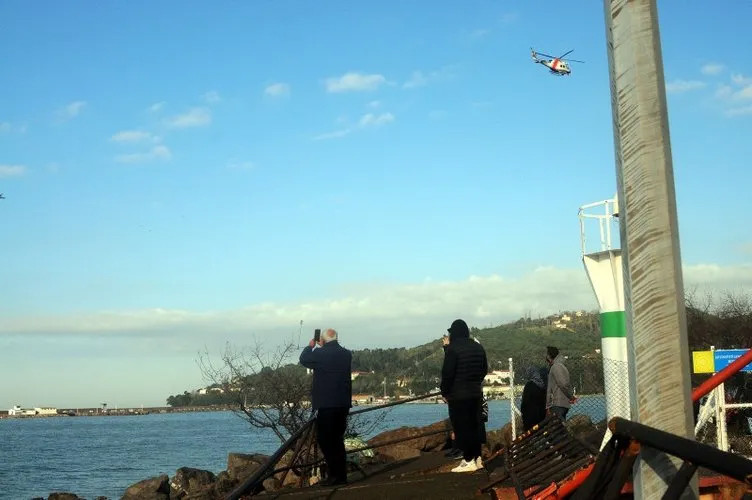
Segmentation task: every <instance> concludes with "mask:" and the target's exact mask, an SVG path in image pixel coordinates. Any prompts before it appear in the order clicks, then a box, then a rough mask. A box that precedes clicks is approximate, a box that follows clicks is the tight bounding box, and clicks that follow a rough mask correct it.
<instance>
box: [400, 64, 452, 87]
mask: <svg viewBox="0 0 752 500" xmlns="http://www.w3.org/2000/svg"><path fill="white" fill-rule="evenodd" d="M454 69H455V67H453V66H444V67H443V68H441V69H437V70H434V71H430V72H428V73H424V72H422V71H419V70H416V71H413V73H412V74H411V75H410V78H409V79H408V80H407V81H406V82H405V83H403V84H402V88H405V89H414V88H418V87H424V86H426V85H428V84H429V83H433V82H435V81H438V80H441V79H444V78H448V77H451V76H452V75H453V73H454Z"/></svg>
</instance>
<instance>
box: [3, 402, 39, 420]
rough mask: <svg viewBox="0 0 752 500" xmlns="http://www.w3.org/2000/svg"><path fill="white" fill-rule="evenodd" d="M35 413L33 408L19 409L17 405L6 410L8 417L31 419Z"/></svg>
mask: <svg viewBox="0 0 752 500" xmlns="http://www.w3.org/2000/svg"><path fill="white" fill-rule="evenodd" d="M36 414H37V412H36V410H34V408H21V407H20V406H19V405H15V406H14V407H13V408H11V409H10V410H8V416H9V417H33V416H34V415H36Z"/></svg>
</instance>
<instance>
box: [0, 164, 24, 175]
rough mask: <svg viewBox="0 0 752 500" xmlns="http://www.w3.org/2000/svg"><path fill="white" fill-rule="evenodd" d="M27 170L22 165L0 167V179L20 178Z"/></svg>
mask: <svg viewBox="0 0 752 500" xmlns="http://www.w3.org/2000/svg"><path fill="white" fill-rule="evenodd" d="M27 170H28V169H27V168H26V166H24V165H0V178H2V177H20V176H22V175H24V174H25V173H26V171H27Z"/></svg>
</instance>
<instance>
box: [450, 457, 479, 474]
mask: <svg viewBox="0 0 752 500" xmlns="http://www.w3.org/2000/svg"><path fill="white" fill-rule="evenodd" d="M476 470H478V466H477V465H476V464H475V460H470V461H469V462H466V461H465V459H464V458H463V459H462V462H460V464H459V465H458V466H457V467H455V468H454V469H452V472H475V471H476Z"/></svg>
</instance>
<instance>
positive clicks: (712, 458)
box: [608, 417, 752, 485]
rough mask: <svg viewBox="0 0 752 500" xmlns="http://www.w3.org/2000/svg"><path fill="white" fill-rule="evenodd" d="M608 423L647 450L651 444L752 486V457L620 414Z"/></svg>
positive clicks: (616, 433)
mask: <svg viewBox="0 0 752 500" xmlns="http://www.w3.org/2000/svg"><path fill="white" fill-rule="evenodd" d="M608 426H609V428H610V429H611V432H613V433H614V434H615V435H616V436H621V437H627V438H631V439H635V440H637V441H639V442H640V444H641V445H642V448H643V449H644V448H645V447H646V446H647V447H650V448H653V449H656V450H658V451H662V452H663V453H668V454H670V455H673V456H675V457H678V458H681V459H683V460H685V461H689V462H691V463H692V464H695V465H697V466H700V467H705V468H707V469H710V470H714V471H716V472H720V473H721V474H725V475H727V476H729V477H732V478H734V479H736V480H738V481H742V482H746V483H747V484H748V485H752V460H747V459H746V458H744V457H742V456H739V455H734V454H733V453H728V452H724V451H721V450H719V449H717V448H716V447H714V446H709V445H707V444H703V443H698V442H697V441H693V440H691V439H686V438H683V437H680V436H677V435H675V434H671V433H670V432H665V431H662V430H659V429H655V428H653V427H648V426H647V425H642V424H640V423H637V422H632V421H630V420H626V419H623V418H620V417H614V418H612V419H611V421H610V422H609V423H608Z"/></svg>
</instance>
